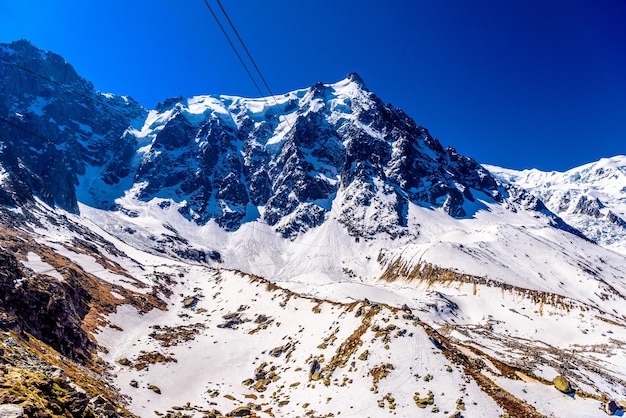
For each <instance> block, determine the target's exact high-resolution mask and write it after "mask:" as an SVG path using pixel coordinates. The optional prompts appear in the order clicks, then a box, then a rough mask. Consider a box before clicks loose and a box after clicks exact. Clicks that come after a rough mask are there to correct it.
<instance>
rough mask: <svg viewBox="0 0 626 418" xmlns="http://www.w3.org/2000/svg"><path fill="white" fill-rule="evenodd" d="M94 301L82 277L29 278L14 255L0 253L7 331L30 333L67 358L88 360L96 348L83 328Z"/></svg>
mask: <svg viewBox="0 0 626 418" xmlns="http://www.w3.org/2000/svg"><path fill="white" fill-rule="evenodd" d="M90 299H91V296H90V294H89V293H88V292H87V291H86V290H85V289H84V288H82V286H81V285H80V283H79V278H78V277H70V278H69V280H67V281H64V282H61V281H58V280H54V279H52V278H51V277H48V276H39V275H31V276H28V275H26V274H25V273H24V272H23V271H22V269H21V268H20V264H19V262H18V261H17V259H16V258H15V256H14V255H13V254H11V253H8V252H6V251H4V250H0V311H2V312H3V313H4V315H5V317H4V318H3V320H2V323H1V324H0V326H2V328H3V329H10V330H14V331H17V332H27V333H29V334H31V335H34V336H35V337H37V338H38V339H41V340H42V341H44V342H46V343H48V344H49V345H50V346H52V347H54V348H55V349H56V350H58V351H59V352H60V353H62V354H63V355H65V356H67V357H70V358H73V359H82V360H87V359H89V358H90V354H89V353H90V351H92V350H93V348H94V345H93V343H92V342H91V341H90V340H89V338H88V336H87V333H86V332H85V331H84V330H83V329H82V328H81V325H82V319H83V318H84V317H85V315H86V314H87V313H88V312H89V306H88V304H89V301H90Z"/></svg>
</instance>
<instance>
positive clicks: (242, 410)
mask: <svg viewBox="0 0 626 418" xmlns="http://www.w3.org/2000/svg"><path fill="white" fill-rule="evenodd" d="M229 415H230V416H233V417H248V416H250V415H252V410H251V409H250V407H247V406H240V407H239V408H237V409H234V410H233V411H232V412H231V413H230V414H229Z"/></svg>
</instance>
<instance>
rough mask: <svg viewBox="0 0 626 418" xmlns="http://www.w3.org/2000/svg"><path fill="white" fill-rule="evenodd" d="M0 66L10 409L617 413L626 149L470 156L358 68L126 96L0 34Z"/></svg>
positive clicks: (622, 390)
mask: <svg viewBox="0 0 626 418" xmlns="http://www.w3.org/2000/svg"><path fill="white" fill-rule="evenodd" d="M0 84H1V86H2V91H3V92H4V93H3V94H2V96H0V97H1V99H0V126H1V127H2V128H1V130H0V216H1V220H2V223H1V226H0V227H1V229H2V234H0V235H1V236H2V238H0V261H1V262H2V266H3V270H2V273H0V279H1V280H0V282H1V283H0V284H1V285H2V286H3V288H4V289H3V291H4V293H3V296H2V300H1V301H0V302H1V304H0V308H1V309H0V312H1V313H2V321H1V322H2V324H0V325H1V326H0V328H2V330H3V337H2V341H0V343H1V344H2V345H3V347H4V348H2V349H3V350H4V351H2V353H4V354H1V355H2V358H3V359H4V362H5V365H6V366H3V367H5V369H6V370H8V372H7V373H8V375H7V373H5V376H9V377H10V378H5V381H6V382H5V384H4V386H3V388H4V389H0V401H2V402H3V403H4V404H5V405H9V406H10V407H7V408H9V409H11V408H13V409H12V410H13V411H18V412H19V411H21V413H25V414H27V415H29V416H37V415H36V414H39V413H47V414H49V415H53V416H94V415H95V416H132V415H135V416H153V415H154V414H155V413H156V414H157V415H160V416H162V415H164V416H222V415H229V416H337V415H339V414H341V415H342V416H387V415H399V416H422V415H423V416H431V415H433V414H438V415H440V416H446V417H447V416H455V417H461V416H468V417H469V416H494V417H498V416H507V414H508V416H520V417H522V416H524V417H526V416H529V417H530V416H533V417H534V416H570V417H574V416H580V417H590V416H599V415H598V414H600V415H604V413H605V412H602V411H601V410H600V408H604V409H606V410H609V411H610V410H611V408H612V406H613V405H614V406H615V411H613V412H617V411H618V410H620V404H619V402H620V400H621V399H623V398H624V397H626V380H624V379H623V377H622V375H621V370H623V369H624V367H625V366H626V362H625V361H624V359H626V356H625V355H624V354H626V353H625V352H624V348H625V347H626V331H625V329H626V312H625V311H624V306H625V305H624V302H625V301H626V277H625V276H624V267H626V222H625V221H624V219H625V217H626V187H625V185H626V181H625V178H624V177H625V175H626V157H623V156H617V157H613V158H611V159H604V160H601V161H599V162H597V163H592V164H588V165H586V166H583V167H579V168H575V169H572V170H570V171H567V172H565V173H556V172H552V173H543V172H539V171H537V170H527V171H514V170H507V169H503V168H499V167H495V166H483V165H481V164H479V163H477V162H476V161H475V160H473V159H472V158H470V157H466V156H462V155H460V154H459V153H458V152H457V151H456V150H455V149H454V148H452V147H444V146H442V144H441V143H440V141H439V140H437V139H436V138H434V137H433V136H431V134H430V133H429V132H428V130H427V129H426V128H424V127H421V126H419V125H417V124H416V123H415V121H414V120H413V119H412V118H411V117H409V116H408V115H407V114H405V113H404V112H403V111H402V110H401V109H397V108H394V107H393V106H391V105H388V104H385V103H384V102H383V101H381V100H380V99H379V98H378V97H377V96H376V95H375V94H374V93H373V92H371V91H369V90H368V88H367V87H366V85H365V82H364V81H363V80H362V79H361V78H360V77H359V76H358V75H357V74H350V75H348V76H347V77H346V78H345V79H344V80H341V81H339V82H336V83H333V84H323V83H317V84H315V85H313V86H312V87H310V88H305V89H300V90H295V91H293V92H289V93H286V94H282V95H277V96H273V97H267V98H240V97H233V96H224V95H211V96H196V97H192V98H182V97H178V98H171V99H167V100H164V101H163V102H162V103H160V104H159V105H157V106H156V108H155V109H146V108H144V107H142V106H141V105H140V104H139V103H137V102H136V101H134V100H133V99H132V98H130V97H126V96H118V95H114V94H110V93H102V92H99V91H97V90H96V89H95V87H94V86H93V85H92V84H91V83H90V82H88V81H86V80H85V79H83V78H82V77H80V76H79V75H78V74H77V73H76V72H75V70H74V69H73V68H72V66H71V65H70V64H69V63H67V62H66V61H65V60H64V59H63V58H62V57H60V56H59V55H56V54H54V53H52V52H44V51H42V50H40V49H38V48H36V47H35V46H33V45H32V44H30V43H29V42H28V41H16V42H13V43H11V44H2V45H0ZM41 347H45V349H44V348H41ZM46 350H47V351H46ZM50 353H57V354H50ZM46 368H47V369H46ZM42 370H44V371H45V370H48V372H45V373H44V372H42ZM50 370H53V372H54V373H56V381H55V380H54V378H53V379H52V380H50V381H49V382H48V381H47V380H45V379H44V378H43V377H41V376H40V375H41V374H42V373H43V374H44V375H45V374H50V373H51V372H50ZM35 372H36V373H39V375H37V376H39V377H36V376H35V377H34V376H33V373H35ZM38 379H39V380H42V381H41V382H40V381H39V380H38ZM563 381H565V382H566V383H567V384H566V385H564V384H563ZM55 382H56V383H55ZM54 384H56V385H57V386H58V387H60V389H59V390H56V389H55V390H56V392H55V390H52V388H53V387H54ZM76 387H78V389H80V390H78V389H76ZM19 388H21V392H23V393H21V394H20V389H19ZM24 388H28V390H24ZM33 388H39V389H36V390H35V389H33ZM41 388H44V389H41ZM45 388H49V389H48V390H46V389H45ZM11 390H12V392H11ZM26 392H28V393H33V394H34V395H32V396H31V395H26V394H25V393H26ZM16 393H17V394H16ZM59 393H61V394H62V396H61V395H59ZM64 402H65V403H64ZM0 408H2V407H0ZM20 408H21V409H20ZM77 411H78V412H77ZM220 411H221V412H220ZM0 412H3V411H2V409H0ZM9 412H10V411H9ZM7 413H8V412H7ZM90 414H92V415H90ZM16 416H19V415H16Z"/></svg>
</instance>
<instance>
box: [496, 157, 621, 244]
mask: <svg viewBox="0 0 626 418" xmlns="http://www.w3.org/2000/svg"><path fill="white" fill-rule="evenodd" d="M486 168H488V169H489V171H491V172H492V173H494V174H495V175H496V176H497V177H498V178H500V179H501V180H502V181H504V182H507V183H513V184H516V185H518V186H520V187H523V188H524V189H527V190H528V191H529V192H530V193H532V194H534V195H536V196H538V197H539V198H540V199H541V200H543V202H545V204H546V206H547V207H548V208H549V209H550V210H551V211H552V212H554V213H556V214H557V215H558V216H560V217H562V218H563V219H564V220H565V221H567V222H568V223H569V224H570V225H573V226H574V227H576V228H578V229H579V230H580V231H582V232H583V233H584V234H585V235H586V236H587V237H589V238H590V239H593V240H594V241H596V242H598V243H599V244H602V245H604V246H606V247H608V248H611V249H613V250H615V251H618V252H621V253H623V254H626V156H624V155H618V156H615V157H612V158H603V159H601V160H599V161H597V162H593V163H589V164H585V165H582V166H580V167H576V168H572V169H571V170H567V171H565V172H557V171H551V172H544V171H540V170H536V169H533V170H523V171H515V170H509V169H504V168H500V167H495V166H486Z"/></svg>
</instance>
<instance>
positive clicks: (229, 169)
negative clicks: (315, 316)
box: [0, 41, 559, 238]
mask: <svg viewBox="0 0 626 418" xmlns="http://www.w3.org/2000/svg"><path fill="white" fill-rule="evenodd" d="M0 57H1V58H2V59H1V60H0V72H1V74H2V77H1V79H0V83H1V85H2V88H3V91H5V92H6V94H5V95H4V96H3V101H2V102H1V103H0V113H1V115H2V121H1V122H2V123H3V133H2V138H1V141H2V143H3V144H4V145H3V146H4V151H3V152H2V153H1V154H0V165H1V167H2V168H1V170H2V173H3V174H2V179H3V180H2V187H1V190H2V191H1V193H0V200H1V201H2V202H4V203H5V204H19V203H20V202H23V201H25V200H27V199H29V198H30V196H32V195H34V196H38V197H39V198H41V199H42V200H44V201H45V202H47V203H49V204H51V205H58V206H60V207H62V208H64V209H67V210H69V211H71V212H77V211H78V206H77V202H78V201H81V202H83V203H86V204H89V205H92V206H95V207H100V208H108V209H115V208H117V209H122V210H123V209H124V203H123V202H122V201H120V198H122V197H125V198H126V199H136V200H138V201H144V202H149V201H153V202H158V204H159V205H160V206H161V207H169V206H170V205H173V207H175V208H176V209H177V210H178V211H179V212H180V213H182V214H183V215H184V216H185V217H187V218H188V219H190V220H193V221H194V222H196V223H197V224H200V225H203V224H206V223H207V222H210V221H214V222H216V223H217V224H218V225H219V226H220V227H222V228H223V229H225V230H228V231H232V230H236V229H238V228H239V227H240V226H241V225H242V224H243V223H246V222H250V221H257V220H258V221H263V222H265V223H267V224H269V225H271V226H273V227H274V228H275V229H276V230H277V231H279V232H280V233H281V234H282V235H283V236H284V237H290V238H293V237H295V236H297V235H298V234H299V233H301V232H304V231H307V230H309V229H311V228H314V227H316V226H319V225H321V224H322V223H323V222H324V221H325V220H326V219H327V218H328V216H329V214H331V213H332V214H333V215H334V216H336V217H337V218H338V220H339V221H340V222H341V223H342V224H343V225H344V227H345V228H347V229H348V231H349V232H350V234H351V235H353V236H358V237H365V236H371V235H373V234H376V233H386V234H388V235H390V236H391V237H398V236H402V235H406V234H407V233H410V232H411V231H410V228H407V226H408V224H409V220H408V216H409V215H408V212H409V210H408V208H409V204H414V205H418V206H423V207H431V208H442V209H443V210H444V211H445V212H446V213H448V214H449V215H451V216H453V217H456V218H463V217H468V216H472V214H473V211H475V210H477V208H478V207H480V203H478V202H477V201H476V197H477V196H479V197H480V199H483V200H484V199H486V200H488V201H493V202H501V203H505V201H507V199H509V203H507V204H510V203H511V202H514V201H515V199H516V198H519V196H520V195H519V193H518V192H513V193H511V191H512V190H510V189H509V190H507V189H506V188H505V187H503V186H501V185H499V184H498V182H497V181H496V180H495V179H494V178H493V177H492V176H491V174H490V173H489V172H488V171H487V170H486V169H484V168H483V167H482V166H481V165H479V164H478V163H476V161H474V160H473V159H471V158H468V157H465V156H462V155H459V154H458V153H457V152H456V151H455V150H454V149H453V148H444V147H443V146H442V145H441V144H440V143H439V141H437V140H436V139H434V138H433V137H432V136H431V135H430V134H429V132H428V131H427V130H426V128H424V127H421V126H419V125H417V124H416V123H415V122H414V121H413V120H412V119H411V118H410V117H409V116H407V115H406V114H405V113H404V112H403V111H402V110H400V109H396V108H394V107H392V106H391V105H385V104H384V103H383V102H382V101H381V100H380V99H379V98H378V97H377V96H376V95H375V94H374V93H372V92H370V91H369V90H368V89H367V87H366V86H365V84H364V82H363V80H362V79H361V78H360V77H359V76H358V75H357V74H350V75H348V77H347V78H346V79H344V80H342V81H340V82H338V83H335V84H322V83H317V84H315V85H314V86H312V87H310V88H308V89H301V90H297V91H294V92H290V93H287V94H283V95H279V96H274V97H269V98H260V99H245V98H239V97H231V96H198V97H193V98H189V99H184V98H173V99H168V100H166V101H164V102H163V103H161V104H159V105H158V106H157V108H156V109H154V110H149V111H148V110H146V109H144V108H142V107H141V106H140V105H139V104H138V103H136V102H135V101H133V100H132V99H130V98H128V97H124V96H116V95H112V94H104V93H100V92H98V91H96V90H95V89H94V87H93V86H92V85H91V83H89V82H87V81H86V80H84V79H83V78H81V77H80V76H78V75H77V74H76V72H75V71H74V69H73V68H72V66H71V65H70V64H68V63H67V62H65V60H63V58H61V57H60V56H58V55H56V54H53V53H50V52H48V53H44V52H43V51H41V50H39V49H37V48H36V47H34V46H33V45H31V44H30V43H28V42H27V41H17V42H14V43H12V44H8V45H1V46H0ZM511 196H513V198H511ZM531 206H533V207H532V209H533V210H539V209H541V210H543V209H545V208H544V207H537V205H536V204H533V205H531ZM556 224H559V223H558V222H557V223H555V225H556ZM413 232H415V231H413Z"/></svg>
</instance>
